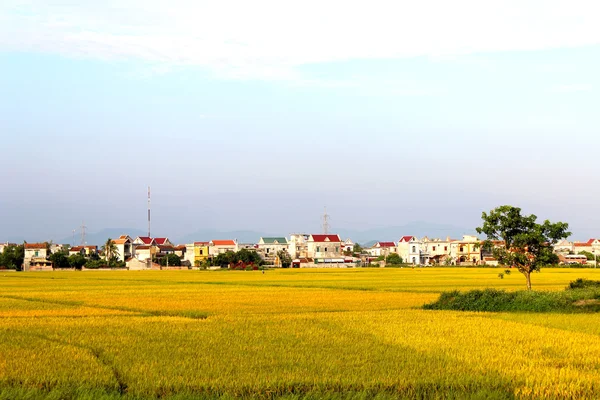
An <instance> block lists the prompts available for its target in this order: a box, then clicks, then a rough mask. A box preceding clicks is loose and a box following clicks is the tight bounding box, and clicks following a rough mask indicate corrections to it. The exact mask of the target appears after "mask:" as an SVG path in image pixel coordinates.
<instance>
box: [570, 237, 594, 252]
mask: <svg viewBox="0 0 600 400" xmlns="http://www.w3.org/2000/svg"><path fill="white" fill-rule="evenodd" d="M572 251H573V253H575V254H580V253H581V252H582V251H585V252H588V253H592V254H600V240H598V239H590V240H588V241H587V242H574V243H573V250H572Z"/></svg>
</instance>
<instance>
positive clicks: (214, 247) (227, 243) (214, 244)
mask: <svg viewBox="0 0 600 400" xmlns="http://www.w3.org/2000/svg"><path fill="white" fill-rule="evenodd" d="M208 246H209V247H208V249H209V254H210V255H211V256H213V257H214V256H217V255H219V254H223V253H227V252H228V251H232V252H234V253H235V252H237V251H238V250H239V247H238V242H237V240H230V239H228V240H211V241H210V242H209V243H208Z"/></svg>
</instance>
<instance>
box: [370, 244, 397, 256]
mask: <svg viewBox="0 0 600 400" xmlns="http://www.w3.org/2000/svg"><path fill="white" fill-rule="evenodd" d="M397 250H398V248H397V246H396V243H394V242H377V243H375V244H374V245H373V246H372V247H371V248H370V249H368V250H367V252H368V253H369V254H370V255H371V256H373V257H381V256H383V257H387V256H389V255H390V254H391V253H397Z"/></svg>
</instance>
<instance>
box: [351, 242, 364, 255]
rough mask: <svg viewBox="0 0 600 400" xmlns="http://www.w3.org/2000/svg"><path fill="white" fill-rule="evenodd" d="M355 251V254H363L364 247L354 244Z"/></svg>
mask: <svg viewBox="0 0 600 400" xmlns="http://www.w3.org/2000/svg"><path fill="white" fill-rule="evenodd" d="M353 250H354V253H358V254H360V253H362V251H363V248H362V246H361V245H360V244H358V243H356V244H354V249H353Z"/></svg>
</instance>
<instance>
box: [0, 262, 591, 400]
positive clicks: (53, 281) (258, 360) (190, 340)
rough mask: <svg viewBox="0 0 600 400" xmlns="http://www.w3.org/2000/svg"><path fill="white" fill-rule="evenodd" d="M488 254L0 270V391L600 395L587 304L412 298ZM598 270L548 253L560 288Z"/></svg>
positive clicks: (468, 284) (511, 286)
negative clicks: (309, 263)
mask: <svg viewBox="0 0 600 400" xmlns="http://www.w3.org/2000/svg"><path fill="white" fill-rule="evenodd" d="M498 272H499V270H496V269H458V268H439V269H432V268H427V269H415V270H413V269H350V270H279V271H268V272H267V273H265V274H262V273H260V272H259V271H252V272H250V271H249V272H246V271H235V272H234V271H223V272H221V271H218V272H209V271H202V272H200V271H148V272H138V271H135V272H134V271H131V272H100V271H98V272H55V273H18V274H15V273H13V274H6V275H4V276H0V321H1V323H0V398H41V397H51V398H79V397H82V398H83V397H85V398H99V397H105V398H110V397H114V398H119V397H131V398H136V397H141V398H146V397H170V396H173V397H177V398H188V397H189V398H201V397H217V396H220V395H225V396H229V397H257V398H273V397H279V396H290V397H294V396H295V398H299V397H303V396H308V397H312V398H321V397H329V398H337V397H339V398H354V397H356V398H373V397H376V396H379V398H398V397H405V398H513V397H516V398H572V399H580V398H589V399H593V398H600V328H599V327H600V316H598V315H590V314H585V315H584V314H507V313H497V314H492V313H473V312H469V313H467V312H451V311H425V310H421V309H419V308H418V307H419V306H420V305H422V304H424V303H426V302H430V301H432V300H433V299H435V298H436V297H437V296H438V294H439V292H441V291H443V290H449V289H471V288H484V287H494V288H503V289H507V290H517V289H522V287H523V286H524V279H523V277H522V276H521V275H520V274H518V272H516V271H515V272H514V273H513V274H510V275H508V276H505V278H504V279H502V280H500V279H499V278H498V276H497V275H498ZM579 277H583V278H588V279H600V272H596V271H595V270H567V269H556V270H551V269H546V270H543V272H542V273H540V274H536V275H534V277H533V285H534V289H535V288H538V289H543V290H562V289H563V288H564V287H565V286H566V285H567V284H568V283H569V281H571V280H574V279H576V278H579Z"/></svg>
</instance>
